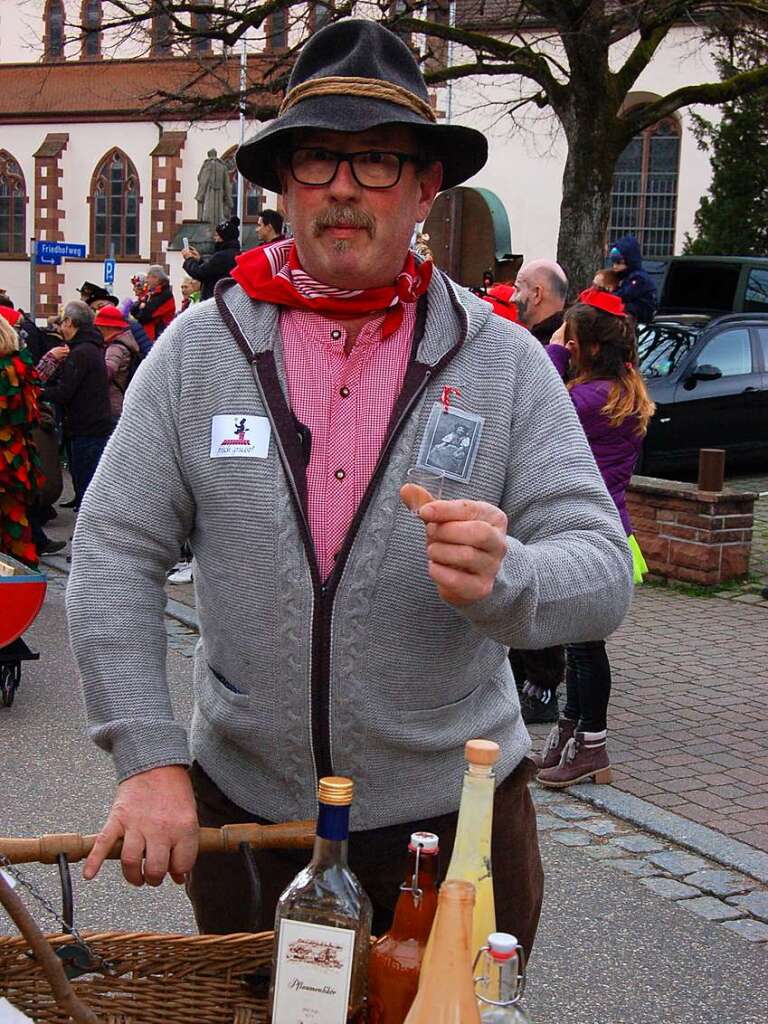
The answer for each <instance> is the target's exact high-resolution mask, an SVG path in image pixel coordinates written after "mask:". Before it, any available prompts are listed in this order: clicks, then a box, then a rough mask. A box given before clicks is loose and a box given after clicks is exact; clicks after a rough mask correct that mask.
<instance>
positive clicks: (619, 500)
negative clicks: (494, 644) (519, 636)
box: [536, 287, 654, 788]
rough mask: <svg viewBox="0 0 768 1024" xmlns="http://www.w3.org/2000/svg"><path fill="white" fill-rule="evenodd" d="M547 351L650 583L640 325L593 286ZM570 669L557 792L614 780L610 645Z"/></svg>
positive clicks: (587, 651)
mask: <svg viewBox="0 0 768 1024" xmlns="http://www.w3.org/2000/svg"><path fill="white" fill-rule="evenodd" d="M545 351H546V352H547V354H548V355H549V357H550V358H551V360H552V362H553V363H554V364H555V366H556V368H557V369H558V370H559V371H560V374H561V375H562V376H563V377H564V378H565V379H566V380H567V382H568V383H567V387H568V390H569V392H570V395H571V400H572V401H573V404H574V407H575V409H576V413H577V415H578V417H579V420H580V421H581V425H582V427H583V428H584V433H585V434H586V436H587V440H588V441H589V445H590V448H591V449H592V454H593V455H594V457H595V462H596V463H597V468H598V469H599V470H600V473H601V474H602V477H603V479H604V481H605V485H606V487H607V488H608V492H609V494H610V495H611V497H612V498H613V500H614V503H615V505H616V509H617V511H618V513H619V516H620V518H621V522H622V526H623V527H624V530H625V532H626V534H627V538H628V543H629V547H630V550H631V552H632V559H633V564H634V579H635V582H636V583H639V582H642V579H643V573H645V572H647V571H648V567H647V566H646V564H645V560H644V559H643V556H642V552H641V551H640V548H639V546H638V544H637V541H636V540H635V538H634V537H633V536H632V524H631V523H630V520H629V513H628V511H627V502H626V490H627V485H628V484H629V480H630V477H631V476H632V473H633V471H634V468H635V463H636V462H637V457H638V455H639V454H640V449H641V447H642V443H643V437H644V436H645V432H646V430H647V428H648V421H649V419H650V418H651V416H652V415H653V412H654V404H653V402H652V401H651V399H650V398H649V397H648V391H647V390H646V387H645V382H644V381H643V378H642V376H641V375H640V373H639V372H638V370H637V352H636V346H635V326H634V320H633V319H632V318H631V317H630V316H628V315H627V311H626V309H625V307H624V302H623V301H622V299H621V298H620V297H619V296H618V295H614V294H611V292H607V291H605V290H603V289H601V288H594V287H593V288H587V289H586V290H585V291H583V292H582V293H581V294H580V295H579V301H578V302H577V303H576V305H574V306H571V308H570V309H569V310H567V311H566V314H565V319H564V322H563V325H562V327H561V328H559V330H557V331H556V332H555V334H554V335H553V336H552V342H551V343H550V344H549V345H548V346H547V348H546V350H545ZM566 663H567V671H566V677H565V680H566V703H565V708H564V709H563V713H562V716H561V717H560V719H559V721H558V722H557V724H556V725H555V726H553V728H552V730H551V732H550V734H549V737H548V738H547V741H546V743H545V744H544V749H543V750H542V752H541V755H540V756H539V757H538V758H536V761H537V764H538V766H539V773H538V776H537V778H538V781H539V782H540V783H541V784H542V785H544V786H550V787H553V788H561V787H563V786H569V785H571V784H572V783H574V782H582V781H584V780H586V779H589V778H593V779H594V781H596V782H608V781H610V777H609V775H608V774H607V773H608V771H609V767H610V764H609V759H608V749H607V745H606V736H607V713H608V699H609V696H610V692H611V666H610V663H609V661H608V654H607V652H606V649H605V641H604V640H589V641H585V642H582V643H573V644H568V645H567V647H566Z"/></svg>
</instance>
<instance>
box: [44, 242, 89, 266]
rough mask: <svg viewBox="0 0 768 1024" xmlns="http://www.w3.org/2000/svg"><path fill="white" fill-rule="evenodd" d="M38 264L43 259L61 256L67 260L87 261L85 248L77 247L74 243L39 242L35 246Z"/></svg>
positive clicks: (82, 246)
mask: <svg viewBox="0 0 768 1024" xmlns="http://www.w3.org/2000/svg"><path fill="white" fill-rule="evenodd" d="M35 255H36V257H37V262H38V263H39V262H40V261H41V257H44V256H45V257H48V258H50V257H51V256H59V257H62V256H63V257H64V258H65V259H79V260H84V259H85V246H84V245H76V244H74V243H72V242H37V243H36V245H35Z"/></svg>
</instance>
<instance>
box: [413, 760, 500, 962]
mask: <svg viewBox="0 0 768 1024" xmlns="http://www.w3.org/2000/svg"><path fill="white" fill-rule="evenodd" d="M464 757H465V758H466V761H467V767H466V770H465V772H464V783H463V786H462V790H461V803H460V804H459V820H458V823H457V825H456V839H455V841H454V844H453V854H452V855H451V862H450V864H449V865H448V871H447V873H446V876H445V877H446V880H447V879H452V878H456V879H461V880H462V881H465V882H471V883H472V885H474V887H475V908H474V913H473V915H472V947H471V948H472V951H473V953H472V955H473V956H474V954H475V953H477V951H478V950H479V949H482V947H483V946H485V944H486V943H487V941H488V936H489V935H490V934H491V933H492V932H495V931H496V907H495V904H494V899H493V870H492V867H491V832H492V829H493V795H494V792H495V790H496V774H495V772H494V770H493V766H494V765H495V764H496V762H497V761H498V759H499V745H498V743H493V742H492V741H491V740H468V741H467V743H466V745H465V747H464ZM433 939H434V928H433V930H432V934H431V935H430V937H429V943H428V944H427V949H426V952H425V954H424V964H426V963H427V961H428V960H429V958H430V956H431V950H432V943H433ZM422 971H423V968H422Z"/></svg>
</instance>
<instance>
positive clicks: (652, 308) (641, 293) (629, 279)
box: [608, 235, 658, 324]
mask: <svg viewBox="0 0 768 1024" xmlns="http://www.w3.org/2000/svg"><path fill="white" fill-rule="evenodd" d="M608 255H609V258H610V260H611V262H612V263H613V269H614V270H615V271H616V273H617V274H618V275H619V277H620V278H621V283H620V284H619V287H618V288H617V289H616V291H615V292H614V295H618V296H619V298H620V299H623V301H624V308H625V309H626V311H627V312H628V313H631V314H632V316H633V317H634V318H635V320H637V322H638V323H641V324H647V323H650V322H651V320H653V317H654V314H655V313H656V306H657V305H658V301H657V298H656V285H655V284H654V283H653V278H652V277H651V276H650V275H649V274H646V272H645V271H644V270H643V256H642V253H641V252H640V243H639V242H638V240H637V239H636V238H635V236H634V235H624V237H623V238H620V239H619V240H618V242H616V244H615V245H614V246H613V247H612V248H611V251H610V253H609V254H608Z"/></svg>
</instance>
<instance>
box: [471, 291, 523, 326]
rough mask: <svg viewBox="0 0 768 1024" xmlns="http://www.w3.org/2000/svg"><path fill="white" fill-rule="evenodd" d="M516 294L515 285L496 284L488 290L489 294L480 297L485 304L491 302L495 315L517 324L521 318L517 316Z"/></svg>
mask: <svg viewBox="0 0 768 1024" xmlns="http://www.w3.org/2000/svg"><path fill="white" fill-rule="evenodd" d="M514 294H515V286H514V285H513V284H495V285H493V286H492V287H491V288H489V289H488V292H487V294H485V295H481V296H480V297H481V298H482V300H483V301H484V302H490V304H491V306H492V307H493V312H494V313H496V314H497V315H498V316H503V317H504V319H505V320H511V321H512V323H513V324H516V323H519V322H520V318H519V317H518V315H517V306H516V305H515V299H514Z"/></svg>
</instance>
